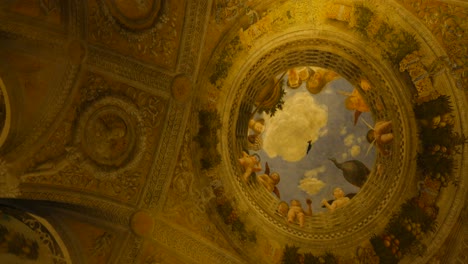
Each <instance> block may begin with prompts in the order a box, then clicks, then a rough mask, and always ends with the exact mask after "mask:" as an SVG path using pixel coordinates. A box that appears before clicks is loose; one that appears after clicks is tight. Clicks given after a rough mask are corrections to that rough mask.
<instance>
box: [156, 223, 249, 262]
mask: <svg viewBox="0 0 468 264" xmlns="http://www.w3.org/2000/svg"><path fill="white" fill-rule="evenodd" d="M153 236H154V240H155V241H156V242H157V243H159V244H162V245H164V246H166V247H167V248H170V249H171V250H174V251H176V252H177V253H178V254H179V255H180V256H184V258H186V259H190V260H191V261H193V262H195V263H243V261H241V260H240V259H238V258H236V257H235V256H233V255H231V254H230V253H228V252H227V251H223V250H220V249H219V248H216V247H215V246H214V245H211V244H209V243H207V241H206V240H204V239H202V238H199V237H196V236H193V235H191V234H189V233H187V232H186V231H185V230H182V229H180V228H178V227H175V226H172V225H170V224H168V223H167V222H165V221H162V220H159V221H156V223H155V229H154V232H153Z"/></svg>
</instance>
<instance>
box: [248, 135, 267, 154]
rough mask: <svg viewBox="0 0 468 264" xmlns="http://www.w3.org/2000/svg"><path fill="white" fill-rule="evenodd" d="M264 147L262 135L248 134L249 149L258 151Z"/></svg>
mask: <svg viewBox="0 0 468 264" xmlns="http://www.w3.org/2000/svg"><path fill="white" fill-rule="evenodd" d="M262 147H263V139H262V136H261V135H255V134H252V135H248V136H247V149H251V150H255V151H258V150H260V149H262Z"/></svg>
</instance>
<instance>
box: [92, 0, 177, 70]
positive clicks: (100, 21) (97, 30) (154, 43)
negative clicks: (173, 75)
mask: <svg viewBox="0 0 468 264" xmlns="http://www.w3.org/2000/svg"><path fill="white" fill-rule="evenodd" d="M157 2H159V1H157ZM119 3H120V2H119ZM136 4H137V3H136V2H135V3H134V4H133V5H136ZM109 5H111V6H112V5H114V7H115V3H109V2H106V3H103V2H102V1H94V0H90V1H88V8H89V11H88V14H89V18H88V21H89V23H88V36H89V39H90V41H91V42H93V43H95V44H100V45H105V46H106V47H108V48H111V49H114V50H118V51H119V52H122V53H127V54H130V55H131V56H132V57H135V58H137V59H139V60H141V61H145V62H147V63H151V64H153V65H158V66H161V67H164V68H169V69H172V68H174V66H175V64H176V60H177V50H178V47H179V45H180V36H181V31H182V20H183V17H184V8H185V3H172V2H171V3H167V2H165V4H164V5H162V9H161V10H160V12H155V13H152V14H154V15H155V16H157V19H156V18H153V19H154V21H155V23H150V24H151V25H152V27H151V28H148V29H145V30H142V29H137V30H136V29H134V28H132V27H134V26H135V24H138V19H135V18H130V17H128V14H127V16H125V15H124V16H122V15H123V14H120V15H119V16H120V17H121V18H122V17H125V21H131V22H129V23H125V24H124V25H125V26H127V27H130V29H131V30H128V29H126V28H125V27H122V26H121V25H120V24H119V21H117V20H116V19H115V18H114V16H113V14H112V11H110V10H109ZM114 9H115V8H114ZM117 9H118V8H117ZM111 10H112V9H111ZM153 12H154V11H153ZM153 19H151V20H153Z"/></svg>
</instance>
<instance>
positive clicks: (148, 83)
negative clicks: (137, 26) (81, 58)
mask: <svg viewBox="0 0 468 264" xmlns="http://www.w3.org/2000/svg"><path fill="white" fill-rule="evenodd" d="M86 63H87V64H88V65H89V66H91V67H92V68H93V69H95V70H96V71H99V72H107V73H112V74H115V75H118V76H121V77H122V78H125V79H127V80H131V81H133V82H135V83H138V84H142V85H144V87H145V89H146V90H147V91H148V92H151V93H154V94H158V95H166V96H167V94H168V93H169V89H170V87H171V81H172V78H171V76H169V75H168V74H166V73H163V72H161V71H158V70H156V69H155V68H152V67H149V66H146V65H144V64H142V63H139V62H136V61H134V60H131V59H128V58H126V57H123V56H122V55H119V54H117V53H113V52H111V51H108V50H105V49H102V48H99V47H96V46H90V47H89V54H88V57H87V60H86Z"/></svg>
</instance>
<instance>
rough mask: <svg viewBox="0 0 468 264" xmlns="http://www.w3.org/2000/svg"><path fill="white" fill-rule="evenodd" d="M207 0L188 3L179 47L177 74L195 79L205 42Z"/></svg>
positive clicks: (207, 15) (207, 11)
mask: <svg viewBox="0 0 468 264" xmlns="http://www.w3.org/2000/svg"><path fill="white" fill-rule="evenodd" d="M209 2H210V1H209V0H203V1H188V3H187V10H186V14H187V15H186V16H185V24H184V27H183V38H182V41H181V42H182V44H181V47H180V49H179V50H180V51H181V53H180V54H179V60H178V61H179V62H178V65H177V69H178V72H181V73H184V74H186V75H188V76H191V77H192V79H196V76H197V75H198V69H199V66H200V65H199V64H200V57H201V47H202V45H203V43H204V42H205V39H206V36H205V33H206V26H207V25H208V21H209V15H210V8H209V7H208V4H209Z"/></svg>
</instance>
